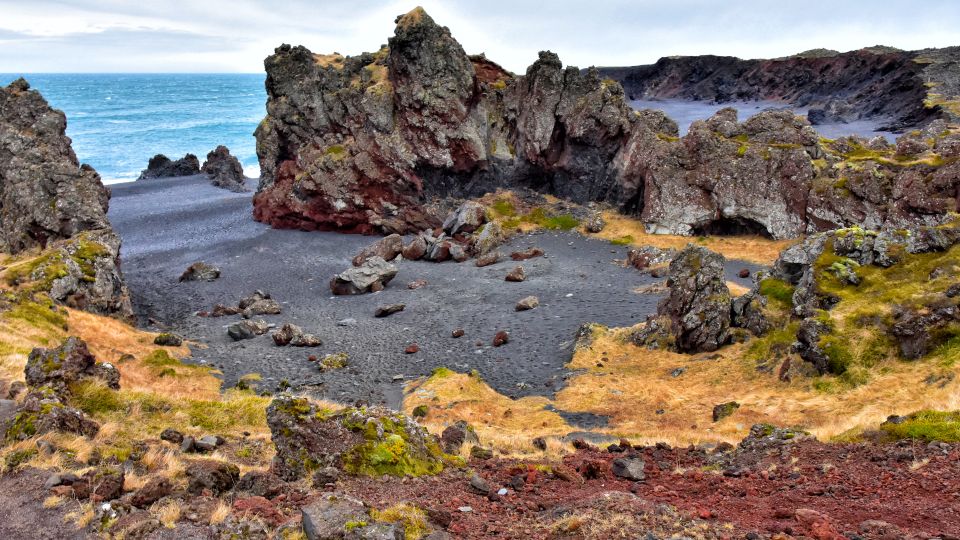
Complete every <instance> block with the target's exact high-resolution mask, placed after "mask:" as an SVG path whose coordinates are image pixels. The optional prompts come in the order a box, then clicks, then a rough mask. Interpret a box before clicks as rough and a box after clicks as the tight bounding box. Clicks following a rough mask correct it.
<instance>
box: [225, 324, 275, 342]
mask: <svg viewBox="0 0 960 540" xmlns="http://www.w3.org/2000/svg"><path fill="white" fill-rule="evenodd" d="M268 330H270V325H269V324H267V321H264V320H263V319H258V320H255V321H251V320H242V321H238V322H235V323H233V324H231V325H230V326H228V327H227V335H229V336H230V337H231V338H232V339H233V340H234V341H241V340H244V339H253V338H255V337H257V336H262V335H263V334H266V333H267V331H268Z"/></svg>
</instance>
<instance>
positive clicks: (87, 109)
mask: <svg viewBox="0 0 960 540" xmlns="http://www.w3.org/2000/svg"><path fill="white" fill-rule="evenodd" d="M20 77H23V78H24V79H26V80H27V82H29V83H30V86H31V88H33V89H36V90H39V91H40V92H41V93H42V94H43V96H44V98H46V100H47V101H48V102H49V103H50V105H51V106H52V107H54V108H56V109H59V110H61V111H63V112H64V114H66V116H67V135H68V136H69V137H70V138H71V139H72V140H73V147H74V151H75V152H76V154H77V158H78V160H79V161H80V162H81V163H87V164H89V165H91V166H92V167H93V168H94V169H96V170H97V172H99V173H100V176H101V178H102V180H103V183H104V184H116V183H121V182H129V181H133V180H136V179H137V177H138V176H139V174H140V171H142V170H143V169H145V168H146V167H147V162H148V161H149V160H150V158H151V157H153V156H154V155H156V154H164V155H166V156H167V157H169V158H171V159H178V158H181V157H183V156H184V155H185V154H187V153H191V154H194V155H196V156H197V157H198V158H199V159H200V161H201V162H203V160H204V158H205V157H206V154H207V152H209V151H211V150H213V149H214V148H216V147H217V146H218V145H221V144H222V145H225V146H227V147H228V148H229V149H230V151H231V153H233V154H234V155H235V156H237V158H238V159H239V160H240V162H241V164H242V165H243V168H244V174H245V175H246V176H248V177H251V178H257V177H259V174H260V168H259V162H258V160H257V156H256V141H255V139H254V136H253V132H254V130H255V129H256V127H257V125H258V124H259V122H260V120H262V119H263V117H264V115H265V114H266V109H265V103H266V92H265V90H264V79H265V77H266V75H265V74H264V73H192V72H184V73H163V72H113V73H108V72H104V73H93V72H76V73H66V72H51V73H42V72H35V73H22V72H18V73H0V85H2V86H6V85H8V84H10V82H12V81H14V80H16V79H18V78H20Z"/></svg>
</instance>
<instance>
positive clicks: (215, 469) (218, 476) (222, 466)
mask: <svg viewBox="0 0 960 540" xmlns="http://www.w3.org/2000/svg"><path fill="white" fill-rule="evenodd" d="M239 479H240V469H239V468H238V467H237V466H236V465H234V464H232V463H227V462H225V461H216V460H203V461H194V462H193V463H191V464H190V465H188V466H187V480H188V485H187V491H189V492H190V493H194V494H199V493H202V492H203V491H205V490H208V491H210V492H211V493H213V494H214V495H219V494H221V493H224V492H226V491H229V490H231V489H232V488H233V486H234V485H235V484H236V483H237V481H238V480H239Z"/></svg>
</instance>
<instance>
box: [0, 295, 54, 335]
mask: <svg viewBox="0 0 960 540" xmlns="http://www.w3.org/2000/svg"><path fill="white" fill-rule="evenodd" d="M3 316H4V318H6V319H9V320H18V321H22V322H25V323H27V325H29V326H31V327H33V328H39V329H46V330H63V329H64V328H66V326H67V318H66V317H65V316H64V315H63V314H62V313H61V312H60V311H59V310H57V308H56V307H55V306H54V304H53V302H52V301H50V300H49V299H48V298H46V297H44V300H43V301H29V300H25V301H20V302H19V303H17V304H16V305H14V306H13V308H12V309H11V310H10V311H8V312H7V313H5V314H4V315H3Z"/></svg>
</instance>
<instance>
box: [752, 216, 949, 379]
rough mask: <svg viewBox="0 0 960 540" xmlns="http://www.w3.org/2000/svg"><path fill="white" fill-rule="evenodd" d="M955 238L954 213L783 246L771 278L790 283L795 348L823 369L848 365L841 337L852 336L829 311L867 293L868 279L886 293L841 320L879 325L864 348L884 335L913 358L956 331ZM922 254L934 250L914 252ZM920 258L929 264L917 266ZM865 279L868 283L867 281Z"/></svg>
mask: <svg viewBox="0 0 960 540" xmlns="http://www.w3.org/2000/svg"><path fill="white" fill-rule="evenodd" d="M958 243H960V222H958V221H956V220H954V221H953V222H951V223H948V224H946V225H940V226H933V227H917V228H914V229H909V230H908V229H898V230H883V231H872V230H865V229H862V228H847V229H838V230H835V231H830V232H825V233H819V234H815V235H812V236H810V237H808V238H807V239H805V240H804V241H803V242H801V243H799V244H796V245H794V246H791V247H790V248H788V249H786V250H784V252H783V253H782V254H781V255H780V257H779V258H778V259H777V261H776V263H775V264H774V267H773V271H772V274H771V276H770V278H771V279H774V280H779V281H780V282H782V283H784V284H787V285H788V286H791V287H793V293H792V297H791V298H790V306H791V308H792V315H793V317H795V318H796V319H799V324H798V326H797V341H796V344H795V346H794V350H795V352H796V353H797V354H798V355H799V356H800V357H801V358H802V359H803V360H805V361H806V362H809V363H810V364H812V365H813V366H814V367H815V368H816V370H817V371H818V372H819V373H821V374H823V373H833V374H837V375H839V374H843V373H844V372H846V371H847V370H848V369H849V368H850V365H851V363H852V362H853V355H852V353H851V352H850V351H849V348H848V347H847V345H846V344H847V342H848V341H849V340H850V337H849V336H848V335H845V334H844V333H843V332H842V331H841V329H839V328H837V321H836V320H835V319H834V318H833V317H832V316H831V314H830V312H831V310H832V309H833V308H834V307H835V306H836V305H837V304H838V303H840V302H841V301H842V300H843V298H846V299H847V301H851V302H856V301H857V296H858V295H860V294H864V293H863V292H861V288H862V287H866V286H870V285H872V286H873V287H880V288H882V289H885V290H884V293H885V294H887V295H888V296H889V299H888V300H884V301H877V302H876V303H875V305H873V306H870V307H865V308H862V309H861V312H860V313H858V314H857V315H856V316H855V317H851V318H849V322H848V323H845V324H852V325H854V326H853V329H851V328H847V330H848V331H851V332H853V331H856V330H855V329H858V328H870V329H871V331H872V332H875V333H876V336H874V337H873V338H872V339H873V340H874V341H873V342H872V343H873V344H872V345H871V343H867V344H866V345H865V346H864V348H865V350H866V349H869V348H870V347H871V346H873V347H875V348H876V347H882V346H886V344H888V343H889V344H893V345H895V346H896V349H897V350H898V352H899V356H900V357H902V358H904V359H908V360H912V359H916V358H920V357H922V356H924V355H926V354H928V353H930V352H931V351H933V350H934V349H935V348H936V347H937V346H939V345H941V344H943V343H944V342H946V341H947V340H949V339H950V338H951V336H954V335H957V333H960V298H958V293H960V288H956V287H954V288H951V286H952V285H953V284H954V283H955V281H954V280H952V279H950V278H949V276H951V275H953V274H954V273H955V272H956V269H957V268H958V262H957V255H956V247H955V246H956V245H957V244H958ZM922 254H931V255H932V256H930V257H928V258H925V259H922V258H918V257H917V255H922ZM904 261H907V262H904ZM924 261H926V264H927V265H928V266H930V267H931V268H932V270H924V271H920V270H917V269H916V268H917V267H920V268H923V267H924V264H925V263H924ZM898 267H903V268H898ZM878 269H889V271H890V272H891V273H890V274H884V273H882V271H881V270H878ZM865 276H866V277H865ZM886 276H890V280H891V281H885V279H886ZM865 279H866V280H872V283H868V284H867V285H864V280H865ZM905 287H906V288H905ZM873 294H876V293H875V292H874V293H873ZM871 309H873V310H875V311H874V312H871ZM884 336H886V337H884ZM891 346H892V345H891Z"/></svg>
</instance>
